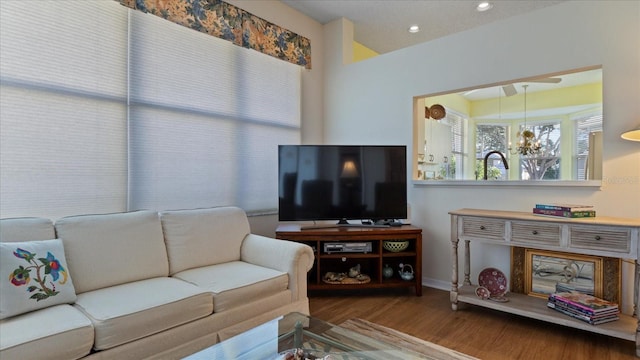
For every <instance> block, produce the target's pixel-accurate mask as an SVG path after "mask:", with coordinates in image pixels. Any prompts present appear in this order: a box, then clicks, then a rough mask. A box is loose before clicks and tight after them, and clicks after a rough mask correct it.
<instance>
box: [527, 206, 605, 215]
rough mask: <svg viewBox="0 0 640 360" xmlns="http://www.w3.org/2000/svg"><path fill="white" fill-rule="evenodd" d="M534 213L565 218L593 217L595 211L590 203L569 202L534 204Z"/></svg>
mask: <svg viewBox="0 0 640 360" xmlns="http://www.w3.org/2000/svg"><path fill="white" fill-rule="evenodd" d="M533 213H534V214H535V215H547V216H558V217H566V218H585V217H595V216H596V211H595V210H594V209H593V206H592V205H571V204H536V207H534V208H533Z"/></svg>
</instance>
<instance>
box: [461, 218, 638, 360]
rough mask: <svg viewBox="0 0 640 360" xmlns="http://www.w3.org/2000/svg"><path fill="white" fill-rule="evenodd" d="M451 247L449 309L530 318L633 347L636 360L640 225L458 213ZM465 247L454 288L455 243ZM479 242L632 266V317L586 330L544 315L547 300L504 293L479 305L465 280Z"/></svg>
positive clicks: (548, 311) (617, 220) (579, 324)
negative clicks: (472, 246)
mask: <svg viewBox="0 0 640 360" xmlns="http://www.w3.org/2000/svg"><path fill="white" fill-rule="evenodd" d="M449 214H450V215H451V244H452V261H453V272H452V275H451V294H450V299H451V307H452V309H453V310H457V309H458V303H468V304H473V305H477V306H483V307H487V308H491V309H494V310H499V311H504V312H508V313H512V314H517V315H521V316H526V317H530V318H535V319H538V320H542V321H547V322H551V323H555V324H560V325H564V326H569V327H573V328H578V329H582V330H586V331H591V332H594V333H599V334H603V335H608V336H612V337H616V338H621V339H625V340H630V341H635V343H636V356H640V330H639V329H640V323H639V322H638V320H637V318H636V316H637V314H636V305H637V304H638V290H639V281H640V264H639V263H638V258H639V251H640V249H638V241H639V236H640V235H639V232H640V220H639V219H622V218H612V217H604V216H597V217H594V218H581V219H565V218H560V217H558V218H555V217H545V216H536V215H533V214H531V213H526V212H514V211H492V210H477V209H460V210H456V211H451V212H450V213H449ZM460 240H463V241H464V280H463V284H462V286H459V285H458V242H459V241H460ZM471 241H474V242H476V241H477V242H484V243H490V244H496V245H505V246H510V247H525V248H533V249H541V250H552V251H561V252H566V253H574V254H584V255H594V256H603V257H612V258H619V259H633V260H635V280H634V315H633V316H629V315H624V314H620V320H616V321H613V322H609V323H605V324H600V325H590V324H588V323H586V322H583V321H580V320H577V319H573V318H571V317H569V316H567V315H564V314H561V313H559V312H556V311H555V310H552V309H549V308H547V306H546V302H547V301H546V300H545V299H541V298H537V297H533V296H529V295H525V294H516V293H509V294H508V298H509V301H508V302H504V303H501V302H494V301H491V300H483V299H480V298H479V297H478V296H476V294H475V288H476V286H477V285H472V283H471V278H470V269H471V265H470V255H471V250H470V242H471Z"/></svg>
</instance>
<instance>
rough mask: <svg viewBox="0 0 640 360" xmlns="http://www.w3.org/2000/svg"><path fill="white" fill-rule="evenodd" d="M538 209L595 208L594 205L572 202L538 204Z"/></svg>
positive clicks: (579, 209) (586, 209) (577, 209)
mask: <svg viewBox="0 0 640 360" xmlns="http://www.w3.org/2000/svg"><path fill="white" fill-rule="evenodd" d="M536 209H544V210H562V211H588V210H593V206H592V205H572V204H536Z"/></svg>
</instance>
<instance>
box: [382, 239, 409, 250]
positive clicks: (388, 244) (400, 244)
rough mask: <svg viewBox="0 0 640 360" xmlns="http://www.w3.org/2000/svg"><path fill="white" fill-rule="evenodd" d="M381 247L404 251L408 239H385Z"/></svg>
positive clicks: (407, 245) (407, 244)
mask: <svg viewBox="0 0 640 360" xmlns="http://www.w3.org/2000/svg"><path fill="white" fill-rule="evenodd" d="M382 247H383V248H384V249H385V250H387V251H391V252H400V251H405V250H407V248H408V247H409V240H385V241H383V242H382Z"/></svg>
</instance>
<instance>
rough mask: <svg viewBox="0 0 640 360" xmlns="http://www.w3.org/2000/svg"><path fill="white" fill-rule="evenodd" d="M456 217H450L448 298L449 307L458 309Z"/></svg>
mask: <svg viewBox="0 0 640 360" xmlns="http://www.w3.org/2000/svg"><path fill="white" fill-rule="evenodd" d="M457 228H458V219H457V217H456V216H453V217H452V218H451V264H452V271H451V292H450V293H449V300H450V301H451V309H453V310H458V234H457Z"/></svg>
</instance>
